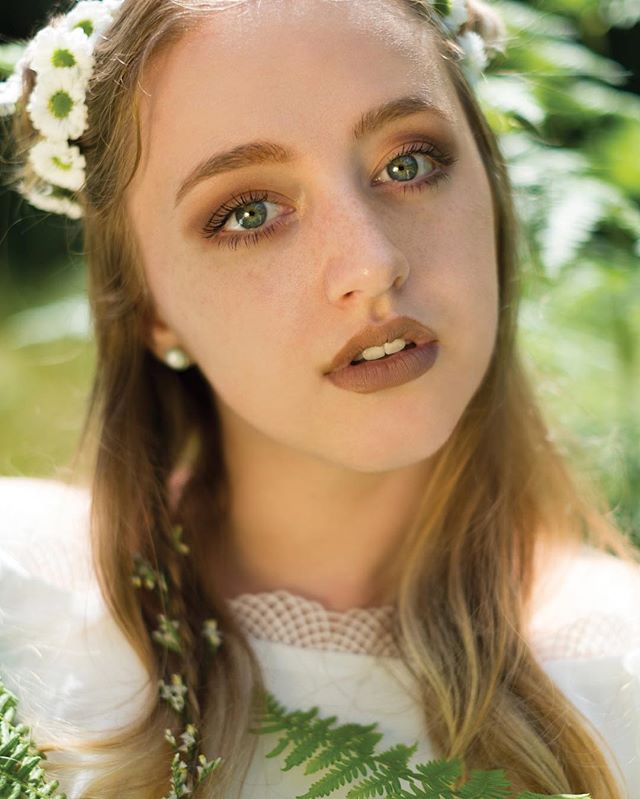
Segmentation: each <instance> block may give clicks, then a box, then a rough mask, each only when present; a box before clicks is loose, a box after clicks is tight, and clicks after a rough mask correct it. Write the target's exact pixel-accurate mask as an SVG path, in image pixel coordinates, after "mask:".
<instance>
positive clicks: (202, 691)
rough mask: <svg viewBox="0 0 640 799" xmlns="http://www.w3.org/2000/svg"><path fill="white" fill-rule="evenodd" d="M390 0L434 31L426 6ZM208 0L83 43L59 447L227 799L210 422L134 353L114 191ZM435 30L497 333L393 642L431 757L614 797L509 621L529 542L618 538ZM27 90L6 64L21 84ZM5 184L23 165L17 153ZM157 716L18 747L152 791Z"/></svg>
mask: <svg viewBox="0 0 640 799" xmlns="http://www.w3.org/2000/svg"><path fill="white" fill-rule="evenodd" d="M231 2H232V3H233V2H234V0H231ZM235 2H243V0H235ZM401 2H402V3H403V4H404V5H405V6H406V7H407V9H409V10H410V12H411V13H412V14H413V15H414V16H415V17H416V18H417V19H419V20H422V22H423V23H424V24H427V25H433V27H434V31H437V27H436V26H435V25H434V24H433V17H432V13H433V12H432V11H431V9H430V8H429V4H428V2H427V1H426V0H401ZM228 4H229V2H227V5H228ZM223 7H224V5H223V3H222V2H216V0H204V1H203V2H189V0H136V2H130V1H127V0H126V1H125V3H124V4H123V6H122V9H121V12H120V16H119V19H118V20H117V21H116V23H115V24H114V25H113V27H112V29H111V31H110V32H109V35H108V37H107V39H106V40H105V41H104V42H101V43H100V45H99V46H98V48H97V49H96V53H95V54H96V65H95V69H94V72H93V75H92V78H91V83H90V91H89V95H88V98H87V102H88V105H89V128H88V130H87V131H86V133H85V134H84V135H83V136H82V139H81V148H82V151H83V153H84V154H85V157H86V161H87V182H86V188H85V190H84V192H83V194H82V197H81V202H82V204H83V207H84V212H85V221H84V230H85V254H86V260H87V264H88V270H89V272H88V287H89V299H90V304H91V309H92V313H93V319H94V327H95V338H96V344H97V368H96V373H95V376H94V382H93V387H92V392H91V397H90V405H89V409H88V413H87V417H86V420H85V425H84V428H83V431H82V436H81V440H80V442H79V447H78V452H81V451H82V452H90V453H91V461H90V462H91V476H92V484H91V491H92V513H91V536H92V547H93V554H94V566H95V570H96V574H97V576H98V579H99V582H100V586H101V590H102V592H103V595H104V597H105V601H106V603H107V605H108V607H109V609H110V611H111V612H112V614H113V616H114V618H115V619H116V621H117V623H118V624H119V626H120V627H121V629H122V631H123V633H124V634H125V635H126V637H127V639H128V640H129V642H130V644H131V646H132V647H133V649H134V650H135V651H136V653H137V654H138V655H139V657H140V658H141V660H142V662H143V663H144V665H145V668H146V669H147V671H148V674H149V677H150V680H151V681H152V684H156V682H157V681H158V680H159V679H160V678H162V677H163V676H164V677H166V675H168V674H170V673H171V672H174V671H178V672H180V673H182V674H184V675H185V676H186V678H187V682H188V685H189V687H190V697H189V698H190V702H191V706H192V707H193V709H194V712H195V713H196V718H197V721H198V726H199V728H200V729H201V730H202V731H203V732H204V733H206V736H205V739H204V740H205V743H206V751H207V752H210V753H211V756H217V755H221V756H222V757H223V758H224V759H225V763H224V765H223V767H222V768H220V769H218V770H217V771H214V773H213V774H212V775H211V777H210V778H209V782H208V783H207V787H208V788H209V790H210V791H211V790H213V795H217V796H225V797H227V796H229V793H228V791H229V789H230V786H231V785H232V784H235V782H236V778H237V775H243V774H245V773H246V769H247V768H248V765H249V763H250V760H251V758H252V756H253V752H254V746H255V736H253V735H251V734H250V733H249V732H248V727H249V723H250V720H251V719H252V717H253V713H254V712H255V711H256V710H257V709H259V706H260V705H259V697H260V696H261V695H262V691H263V690H264V683H263V677H262V673H261V668H260V664H259V662H258V660H257V658H256V656H255V654H254V653H253V651H252V649H251V646H250V644H249V642H248V641H247V639H246V637H245V636H244V634H243V633H242V631H241V630H240V629H239V628H238V626H237V625H236V624H235V623H234V619H233V617H232V615H231V614H230V613H229V611H228V609H227V607H226V605H225V602H224V600H223V598H222V597H217V598H216V597H210V596H208V595H207V594H206V592H205V590H204V588H203V585H204V583H203V580H202V575H201V574H200V573H199V571H198V564H200V563H202V562H204V557H203V555H204V547H205V543H206V542H208V543H210V541H211V535H212V531H213V534H214V535H222V534H223V530H224V523H225V519H226V517H227V512H228V489H229V485H228V478H227V475H226V473H225V468H224V462H223V458H222V441H221V435H220V424H219V419H218V417H217V415H216V411H215V405H214V402H213V398H212V392H211V387H210V386H209V384H208V382H207V381H206V380H205V378H204V377H203V375H202V374H201V372H200V371H199V370H198V369H189V370H187V371H185V372H181V373H178V372H174V371H172V370H170V369H167V368H166V366H164V365H163V364H161V363H160V362H159V361H158V360H157V359H156V358H155V356H153V355H152V354H151V352H150V351H149V349H148V348H147V344H146V342H147V332H148V323H149V319H150V318H151V312H152V306H151V297H150V294H149V291H148V288H147V286H146V283H145V278H144V273H143V269H142V266H141V264H142V259H141V257H140V254H139V252H138V249H137V246H136V241H135V239H134V236H133V233H132V230H131V226H130V223H129V220H128V219H127V217H126V214H125V211H124V203H123V202H122V198H123V196H124V193H125V191H126V189H127V185H128V183H129V181H130V180H131V178H132V177H133V175H134V173H135V170H136V167H137V164H138V161H139V159H140V152H141V141H140V132H139V120H138V116H137V98H138V94H137V92H138V85H139V78H140V74H141V72H142V70H143V68H144V67H145V65H146V64H147V63H148V62H149V60H150V59H151V58H152V57H155V56H156V55H158V53H160V51H161V50H162V49H164V48H167V47H169V46H171V44H172V43H173V42H175V41H176V40H177V39H178V38H180V37H181V36H183V35H184V34H185V32H187V31H188V30H190V29H192V28H193V27H195V26H197V25H198V21H199V19H200V17H201V16H202V15H203V14H209V13H211V12H212V11H215V10H216V9H219V8H223ZM467 28H468V29H469V30H474V31H477V32H479V33H481V35H483V37H484V38H485V39H486V40H487V41H488V43H489V44H491V43H492V42H493V43H494V44H496V46H498V45H499V38H500V36H502V35H503V34H504V30H503V28H502V25H501V23H500V21H499V19H498V17H497V15H496V14H495V13H494V12H493V11H492V10H491V9H490V8H489V6H487V5H486V4H484V3H482V2H480V1H479V0H473V2H472V3H471V15H470V20H469V22H468V25H467ZM436 42H437V46H438V48H439V51H440V53H441V55H442V58H443V64H444V67H445V69H446V70H447V73H448V75H449V77H450V79H451V81H452V85H453V87H454V88H455V91H456V93H457V96H458V98H459V100H460V102H461V104H462V107H463V109H464V112H465V114H466V117H467V119H468V121H469V124H470V127H471V129H472V131H473V133H474V137H475V141H476V145H477V147H478V150H479V153H480V156H481V158H482V161H483V163H484V166H485V169H486V173H487V176H488V179H489V181H490V185H491V190H492V197H493V203H494V209H495V215H496V220H497V222H496V244H497V252H498V269H499V287H500V296H499V306H500V307H499V329H498V337H497V342H496V346H495V351H494V354H493V358H492V361H491V363H490V366H489V368H488V371H487V374H486V375H485V378H484V380H483V383H482V385H481V387H480V388H479V390H478V391H477V393H476V394H475V395H474V397H473V398H472V400H471V401H470V403H469V405H468V407H467V408H466V410H465V412H464V414H463V416H462V418H461V419H460V421H459V423H458V425H457V426H456V429H455V430H454V432H453V434H452V435H451V437H450V439H449V441H447V443H446V444H445V445H444V446H443V447H442V448H441V450H440V451H439V452H438V453H437V454H436V455H435V456H434V457H433V471H432V473H431V477H430V481H429V483H428V485H425V489H424V496H423V501H422V502H421V506H420V508H419V509H418V511H417V513H416V517H415V521H414V524H413V525H412V526H411V529H410V530H408V531H407V535H406V537H405V539H404V541H403V545H402V550H401V552H400V553H399V557H398V562H397V585H398V592H397V609H398V614H397V628H396V630H395V634H396V636H397V643H398V646H399V649H400V652H401V655H402V658H403V660H404V661H405V663H406V664H407V666H408V667H409V669H410V670H411V672H412V673H413V675H414V676H415V678H416V680H417V684H418V686H419V695H420V701H421V706H422V709H423V711H424V718H425V722H426V723H427V720H428V729H429V734H430V738H431V741H432V743H433V746H434V748H435V750H436V751H437V752H438V756H439V757H443V758H452V757H460V758H462V759H463V761H464V764H465V767H466V769H467V770H469V769H471V768H478V769H492V768H497V767H499V768H505V770H506V774H507V777H508V778H509V779H510V780H511V781H512V785H513V788H514V790H525V789H528V790H531V791H536V792H541V793H559V792H589V793H590V794H591V795H592V797H593V798H594V799H622V794H621V792H620V789H619V788H618V787H617V786H616V781H615V779H614V776H613V774H612V773H611V771H610V768H609V767H608V765H607V762H606V760H605V758H604V756H603V752H602V750H601V748H600V744H599V743H598V742H597V739H596V738H595V737H594V732H593V730H592V729H591V728H590V726H589V723H588V721H587V720H586V719H585V718H584V717H583V716H582V715H581V714H580V713H579V712H578V711H577V710H576V708H575V707H574V706H573V705H572V704H571V703H570V702H569V701H568V700H567V699H566V698H565V697H564V696H563V695H562V693H561V692H560V691H559V690H558V689H557V688H556V686H555V685H554V683H553V682H552V680H551V679H550V678H549V677H548V676H547V674H546V673H545V671H544V670H543V668H542V666H541V665H540V663H539V662H538V661H537V659H536V657H535V656H534V654H533V652H532V650H531V648H530V646H529V644H528V642H527V640H526V625H527V621H528V619H529V617H530V614H531V597H532V593H533V587H534V583H535V578H536V574H537V569H536V565H537V563H538V560H537V553H538V552H539V551H548V552H552V551H553V550H554V548H555V547H562V548H572V547H578V546H580V545H581V544H583V543H589V544H590V545H592V546H593V547H596V548H597V549H600V550H602V551H607V552H609V553H611V554H614V555H616V556H617V557H619V558H622V559H624V560H627V561H629V562H632V563H634V564H637V563H640V554H639V553H638V551H637V550H636V549H635V548H634V547H633V545H632V544H631V542H630V540H629V538H628V536H626V535H625V534H624V533H623V532H621V531H620V530H619V529H617V528H616V527H615V526H614V525H613V524H612V523H611V522H610V521H609V520H608V519H607V514H608V508H607V503H606V501H605V500H604V498H603V497H602V495H601V493H600V491H599V490H598V489H597V488H596V487H595V486H594V485H592V484H591V483H589V482H588V481H587V479H586V478H584V477H581V478H577V477H576V476H575V475H572V473H571V471H570V469H569V467H568V465H567V464H566V463H565V462H564V459H563V457H562V456H561V454H560V453H559V452H558V450H557V449H556V447H555V446H554V444H553V443H552V442H551V440H550V437H549V436H548V431H547V428H546V426H545V422H544V420H543V417H542V414H541V411H540V409H539V406H538V402H537V400H536V397H535V393H534V390H533V388H532V385H531V383H530V381H529V378H528V376H527V374H526V372H525V369H524V367H523V363H522V360H521V357H520V355H519V353H518V351H517V347H516V321H517V311H518V299H519V292H520V283H519V273H518V269H517V266H518V260H517V240H518V227H517V221H516V218H515V214H514V207H513V200H512V194H511V187H510V182H509V178H508V174H507V170H506V166H505V163H504V161H503V158H502V156H501V154H500V151H499V148H498V145H497V142H496V139H495V137H494V135H493V133H492V132H491V130H490V129H489V127H488V125H487V123H486V121H485V119H484V117H483V114H482V112H481V110H480V108H479V106H478V104H477V101H476V99H475V97H474V95H473V93H472V91H471V90H470V88H469V85H468V84H467V82H466V81H465V78H464V76H463V74H462V72H461V71H460V68H459V66H458V64H457V63H456V58H455V55H456V47H455V45H454V44H453V43H452V42H451V41H448V40H446V39H445V38H443V37H442V35H441V34H440V33H438V35H437V37H436ZM32 86H33V73H31V72H30V71H29V70H27V72H26V74H25V90H24V91H25V95H24V96H26V94H27V93H28V92H29V91H30V89H31V88H32ZM24 96H23V100H24ZM132 109H133V112H134V113H133V115H132ZM14 126H15V127H14V132H15V138H14V141H15V143H16V145H17V147H18V159H20V153H24V152H25V151H26V148H27V147H28V146H29V144H30V143H31V141H32V139H33V136H34V135H35V134H34V131H33V129H32V128H31V125H30V122H29V119H28V117H27V115H26V113H25V112H24V110H22V111H20V112H19V113H18V114H17V115H16V118H15V122H14ZM23 160H25V159H23ZM18 179H20V180H24V181H25V182H26V183H27V184H28V183H29V181H30V180H33V179H34V178H33V175H31V173H30V171H29V167H28V164H27V163H23V164H22V165H21V167H20V169H19V172H18ZM184 469H187V470H188V474H187V479H186V481H185V483H184V487H183V489H182V491H181V494H180V496H179V497H178V498H177V499H176V501H175V503H174V502H172V498H171V489H170V486H171V482H172V480H173V479H174V477H175V475H176V473H178V472H180V470H184ZM578 480H580V485H578ZM427 510H428V512H427ZM176 523H180V524H182V526H183V530H184V538H185V540H186V541H187V542H188V544H189V546H190V548H191V556H190V557H188V558H185V557H183V556H182V555H180V554H178V553H177V552H176V550H175V548H174V546H173V543H172V538H171V530H172V527H173V526H174V525H175V524H176ZM540 548H542V550H540ZM135 552H140V553H142V554H143V555H144V556H145V557H146V558H147V559H148V560H149V562H150V563H151V564H152V565H153V566H154V568H157V569H159V570H161V571H162V572H163V573H164V574H166V575H167V576H168V579H169V582H170V587H171V597H172V599H171V601H172V603H173V605H172V607H171V608H170V609H167V608H161V607H158V606H157V603H156V601H155V600H154V597H153V595H152V594H151V592H140V591H137V589H136V588H134V587H133V585H132V583H131V580H130V576H131V571H132V555H133V553H135ZM541 565H542V567H544V563H542V564H541ZM159 612H168V615H170V616H171V617H172V618H179V619H181V620H182V621H183V628H184V630H185V631H186V640H187V644H188V653H187V657H186V659H185V660H184V661H183V660H182V659H180V660H175V658H177V657H178V656H177V655H174V654H173V653H171V652H167V650H162V651H161V652H160V651H159V650H158V647H157V645H156V644H155V643H154V642H153V640H152V638H151V632H152V631H153V630H154V629H155V627H156V624H157V617H158V613H159ZM207 617H214V618H216V619H217V620H218V622H219V625H220V628H221V630H222V632H223V636H224V643H223V646H222V647H221V649H220V650H219V652H218V653H217V655H216V656H215V657H214V658H213V661H212V662H211V664H208V665H207V669H206V673H205V663H207V659H206V658H205V657H204V652H203V645H204V644H203V641H202V637H201V636H200V635H199V630H200V629H201V626H202V622H203V620H204V619H205V618H207ZM200 719H202V723H201V722H200ZM175 725H176V719H175V716H174V715H173V713H172V712H171V710H170V709H169V708H168V707H167V706H166V705H165V704H164V703H163V702H162V701H161V700H159V698H158V697H157V696H154V697H153V698H152V699H151V700H150V704H149V706H148V707H147V708H146V709H145V712H144V713H143V714H142V715H141V717H140V718H138V719H136V721H135V723H134V724H132V725H131V726H130V727H127V728H125V729H123V730H119V731H118V733H117V735H114V736H113V737H112V738H110V739H109V740H107V739H101V740H96V741H87V740H75V741H72V740H65V741H62V740H50V741H46V742H40V745H41V748H42V749H43V750H44V751H46V752H48V753H53V752H64V753H65V754H66V755H67V756H68V757H67V758H66V759H64V760H62V759H61V760H60V761H59V762H55V763H54V762H51V763H49V765H48V767H47V771H48V772H49V773H50V774H51V775H52V776H58V778H60V779H63V776H66V772H68V771H70V770H74V769H78V770H82V769H83V768H84V766H83V764H82V763H79V762H75V763H74V756H75V755H80V754H81V753H82V752H85V753H86V752H91V753H94V754H95V755H99V761H98V763H99V768H97V769H96V775H94V776H93V777H92V780H91V782H90V783H89V784H88V786H87V787H86V788H85V789H84V793H83V794H82V795H83V796H87V797H89V796H91V797H101V799H107V798H108V797H114V799H115V797H117V798H118V799H128V798H129V797H130V798H131V799H133V798H134V797H135V799H143V798H146V797H148V799H157V797H159V796H161V795H163V794H164V793H166V792H167V788H168V779H169V771H170V761H171V757H172V752H171V750H170V746H169V744H168V743H167V741H166V740H165V739H164V730H165V729H166V728H167V727H171V728H172V729H176V727H175ZM578 755H579V757H578ZM45 765H46V764H45Z"/></svg>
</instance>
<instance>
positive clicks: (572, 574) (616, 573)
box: [530, 544, 640, 660]
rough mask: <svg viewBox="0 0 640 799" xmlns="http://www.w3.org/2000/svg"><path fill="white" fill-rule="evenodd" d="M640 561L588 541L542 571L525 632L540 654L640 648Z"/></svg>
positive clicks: (620, 652)
mask: <svg viewBox="0 0 640 799" xmlns="http://www.w3.org/2000/svg"><path fill="white" fill-rule="evenodd" d="M639 608H640V564H637V563H629V562H627V561H624V560H621V559H620V558H618V557H617V556H615V555H611V554H609V553H607V552H604V551H602V550H598V549H595V548H593V547H591V546H588V545H586V544H585V545H582V546H581V547H579V548H578V549H575V550H573V551H571V552H566V553H563V554H556V555H555V556H554V557H553V559H551V560H550V561H549V562H548V563H547V566H546V568H545V569H543V570H542V571H541V574H540V577H539V580H538V584H537V586H536V591H535V593H534V600H533V614H532V622H531V626H530V634H531V637H532V639H533V643H534V645H535V648H536V649H537V651H538V654H539V655H540V657H541V658H543V659H547V660H548V659H554V658H574V659H575V658H578V659H579V658H597V657H615V656H624V655H625V654H626V653H628V652H630V651H632V650H636V649H640V612H639Z"/></svg>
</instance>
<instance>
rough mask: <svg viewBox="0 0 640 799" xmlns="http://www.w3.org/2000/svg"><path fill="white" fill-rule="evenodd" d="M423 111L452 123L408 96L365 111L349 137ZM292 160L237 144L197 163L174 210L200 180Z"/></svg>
mask: <svg viewBox="0 0 640 799" xmlns="http://www.w3.org/2000/svg"><path fill="white" fill-rule="evenodd" d="M425 111H427V112H430V113H432V114H435V115H436V116H439V117H440V118H441V119H443V120H445V121H446V122H449V123H450V124H453V119H452V117H451V114H450V112H448V111H445V110H444V109H442V108H440V107H439V106H437V105H434V104H433V103H432V102H431V101H429V100H427V99H426V98H425V97H423V96H421V95H416V94H412V95H407V96H406V97H399V98H396V99H394V100H389V101H388V102H386V103H382V105H379V106H377V107H376V108H372V109H370V110H369V111H365V113H364V114H362V116H361V117H360V119H359V120H358V122H357V123H356V125H355V126H354V128H353V130H352V138H353V140H354V141H356V142H357V141H360V140H361V139H364V138H366V137H367V136H370V135H372V134H373V133H375V132H376V131H378V130H380V128H382V127H384V126H385V125H388V124H389V123H390V122H394V121H396V120H398V119H404V118H405V117H408V116H412V115H414V114H419V113H424V112H425ZM293 160H295V154H294V152H293V151H292V150H290V149H288V148H286V147H283V146H282V145H280V144H276V143H275V142H265V141H254V142H250V143H248V144H240V145H238V146H237V147H234V148H233V149H231V150H227V151H226V152H222V153H215V154H214V155H212V156H209V157H208V158H206V159H205V160H204V161H202V162H201V163H199V164H197V165H196V167H195V168H194V169H193V170H192V171H191V172H190V173H189V174H188V175H187V177H186V178H185V180H184V181H183V182H182V183H181V184H180V188H179V189H178V191H177V193H176V197H175V205H174V207H176V206H177V205H178V204H179V203H180V202H181V201H182V199H183V198H184V196H185V195H186V194H187V193H188V192H189V191H191V189H193V188H194V187H195V186H197V185H198V184H199V183H201V182H202V181H203V180H208V179H209V178H212V177H215V176H216V175H221V174H223V173H225V172H232V171H233V170H236V169H242V168H244V167H248V166H256V165H258V164H265V163H270V164H285V163H290V162H291V161H293Z"/></svg>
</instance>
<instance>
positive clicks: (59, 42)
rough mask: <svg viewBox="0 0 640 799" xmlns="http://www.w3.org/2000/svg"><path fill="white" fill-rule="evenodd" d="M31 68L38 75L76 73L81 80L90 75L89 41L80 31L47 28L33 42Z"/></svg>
mask: <svg viewBox="0 0 640 799" xmlns="http://www.w3.org/2000/svg"><path fill="white" fill-rule="evenodd" d="M33 46H34V52H33V56H32V58H31V67H32V69H35V71H36V72H37V73H38V75H42V74H43V73H45V72H69V71H73V72H76V73H77V74H78V75H79V76H81V77H82V78H83V79H87V78H88V77H89V75H90V73H91V67H92V62H93V56H92V54H91V45H90V44H89V40H88V39H87V37H86V36H85V35H84V33H83V32H82V31H81V30H64V29H61V28H54V27H51V26H48V27H46V28H43V29H42V30H41V31H40V32H39V33H38V34H37V36H36V37H35V38H34V40H33Z"/></svg>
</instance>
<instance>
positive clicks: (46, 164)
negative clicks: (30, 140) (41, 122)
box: [29, 139, 86, 191]
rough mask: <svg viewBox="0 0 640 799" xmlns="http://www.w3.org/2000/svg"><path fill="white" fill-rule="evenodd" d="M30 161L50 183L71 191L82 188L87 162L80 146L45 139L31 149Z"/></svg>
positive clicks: (37, 171) (37, 172) (40, 175)
mask: <svg viewBox="0 0 640 799" xmlns="http://www.w3.org/2000/svg"><path fill="white" fill-rule="evenodd" d="M29 161H30V162H31V165H32V166H33V170H34V172H35V173H36V175H38V176H39V177H41V178H42V179H43V180H46V181H47V182H48V183H53V184H54V185H55V186H62V187H63V188H65V189H71V191H78V190H79V189H81V188H82V184H83V183H84V175H85V173H84V169H85V166H86V162H85V158H84V155H82V154H81V153H80V149H79V148H78V147H76V146H74V145H71V146H70V145H69V144H67V142H66V141H51V140H50V139H43V140H42V141H39V142H38V143H37V144H35V145H34V146H33V147H32V148H31V149H30V150H29Z"/></svg>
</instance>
